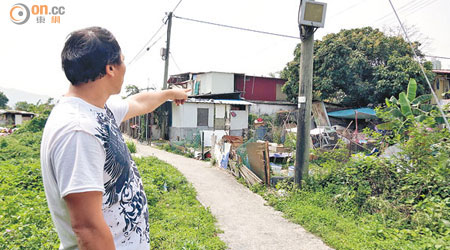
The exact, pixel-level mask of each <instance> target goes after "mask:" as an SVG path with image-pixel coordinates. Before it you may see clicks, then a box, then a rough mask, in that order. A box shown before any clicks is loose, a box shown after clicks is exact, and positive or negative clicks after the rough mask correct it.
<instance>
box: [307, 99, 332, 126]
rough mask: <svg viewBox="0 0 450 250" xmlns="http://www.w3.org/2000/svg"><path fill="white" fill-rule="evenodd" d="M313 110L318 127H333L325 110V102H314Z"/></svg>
mask: <svg viewBox="0 0 450 250" xmlns="http://www.w3.org/2000/svg"><path fill="white" fill-rule="evenodd" d="M311 110H312V113H313V117H314V122H315V123H316V126H328V127H329V126H331V124H330V120H329V119H328V115H327V110H326V109H325V105H324V104H323V102H313V103H312V106H311Z"/></svg>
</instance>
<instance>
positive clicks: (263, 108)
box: [250, 103, 296, 115]
mask: <svg viewBox="0 0 450 250" xmlns="http://www.w3.org/2000/svg"><path fill="white" fill-rule="evenodd" d="M295 108H296V107H295V105H282V104H263V103H254V104H253V105H251V106H250V113H251V114H256V115H264V114H266V115H273V114H275V113H276V112H278V111H282V110H287V111H291V110H295Z"/></svg>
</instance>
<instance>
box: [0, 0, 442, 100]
mask: <svg viewBox="0 0 450 250" xmlns="http://www.w3.org/2000/svg"><path fill="white" fill-rule="evenodd" d="M299 2H300V1H299V0H296V1H291V0H283V1H275V0H227V1H217V0H182V1H181V3H180V4H179V5H178V7H177V8H176V10H175V12H174V15H176V16H180V17H186V18H193V19H198V20H203V21H209V22H214V23H220V24H226V25H231V26H238V27H244V28H249V29H255V30H263V31H268V32H272V33H279V34H285V35H289V36H297V37H298V36H299V32H298V26H297V15H298V5H299ZM321 2H325V3H327V13H326V20H325V27H324V28H320V29H318V30H317V32H316V33H315V35H314V36H315V39H321V38H322V37H323V36H324V35H326V34H330V33H337V32H339V31H340V30H342V29H351V28H358V27H365V26H372V27H375V28H379V29H380V30H386V29H388V28H393V29H398V26H399V24H398V22H397V20H396V19H395V18H394V14H393V10H392V8H391V6H390V4H389V0H322V1H321ZM18 3H22V4H24V5H26V6H27V7H28V8H29V9H30V10H32V6H33V5H47V6H49V8H52V7H58V9H59V7H64V10H65V13H64V14H63V15H60V20H59V21H60V23H51V21H52V20H51V16H43V17H44V18H45V23H38V18H40V16H39V15H33V14H31V15H30V19H29V20H28V21H27V22H26V23H24V24H21V25H18V24H16V23H14V22H13V21H12V20H11V17H10V13H11V9H12V8H13V7H14V6H17V5H16V4H18ZM178 3H179V0H159V1H155V0H153V1H148V0H146V1H144V0H135V1H114V0H108V1H104V0H95V1H84V0H78V1H74V0H70V1H69V0H2V1H0V30H1V31H2V33H3V34H2V36H0V45H1V46H0V59H1V60H0V72H1V77H0V87H4V88H14V89H19V90H24V91H28V92H31V93H36V94H41V95H48V96H51V97H59V96H61V95H63V94H64V93H65V92H66V91H67V89H68V87H69V84H70V83H69V81H68V80H67V79H66V77H65V75H64V72H63V71H62V69H61V59H60V54H61V50H62V48H63V46H64V42H65V39H66V37H67V35H68V34H69V33H70V32H72V31H74V30H77V29H81V28H85V27H89V26H101V27H104V28H106V29H108V30H110V31H111V32H112V33H113V34H114V35H115V37H116V39H117V40H118V42H119V44H120V46H121V48H122V52H123V54H124V55H125V63H126V64H127V73H126V75H125V80H124V85H123V86H124V87H125V86H126V85H129V84H134V85H137V86H138V87H140V88H146V87H154V88H161V86H162V82H163V75H164V61H163V60H162V59H161V56H160V50H161V48H162V47H164V46H165V41H166V35H165V34H166V30H167V29H166V26H164V27H163V28H162V29H161V30H160V31H159V32H158V33H156V35H155V32H156V31H157V30H158V29H159V28H160V27H161V25H162V24H163V19H164V17H165V13H167V12H170V11H172V10H173V9H174V7H175V6H176V5H177V4H178ZM392 3H393V5H394V6H395V7H396V9H397V11H398V14H399V16H400V18H401V20H402V22H404V24H406V25H407V26H408V27H415V28H414V29H415V30H416V31H417V32H418V34H419V35H420V36H416V37H418V38H419V39H420V40H423V41H426V46H425V47H424V48H423V51H424V52H425V54H427V55H433V56H442V57H450V46H449V41H450V32H448V30H449V27H450V15H449V14H448V11H449V10H450V1H449V0H392ZM18 10H20V9H17V8H16V9H14V10H13V12H12V13H13V17H15V18H17V19H16V20H19V19H20V18H23V16H17V15H18V12H17V11H18ZM41 21H42V18H41ZM171 34H172V36H171V45H170V50H171V57H170V58H169V59H170V60H169V74H178V73H183V72H204V71H220V72H235V73H245V74H247V75H257V76H268V75H269V74H271V73H276V72H279V71H281V70H282V69H283V68H284V67H285V65H286V63H288V62H289V61H291V60H292V59H293V51H294V48H295V46H296V45H297V43H299V42H300V40H297V39H293V38H285V37H277V36H269V35H263V34H258V33H252V32H245V31H240V30H233V29H228V28H222V27H216V26H211V25H206V24H201V23H195V22H191V21H187V20H182V19H179V18H174V19H173V23H172V33H171ZM153 35H155V38H154V39H153V40H151V42H150V44H148V46H149V45H153V46H151V47H150V49H149V50H148V51H147V50H144V51H145V53H141V54H138V52H139V51H141V49H142V48H145V47H144V46H145V45H146V43H147V42H148V41H149V40H150V38H151V37H152V36H153ZM155 42H156V43H155ZM148 46H147V47H148ZM137 54H138V55H139V56H138V57H137V58H136V59H137V60H133V61H132V59H133V58H135V56H136V55H137ZM429 59H431V58H429ZM131 61H132V63H131V64H130V62H131ZM440 61H441V63H442V68H446V69H450V60H449V59H440ZM123 89H124V88H123ZM122 94H124V90H122Z"/></svg>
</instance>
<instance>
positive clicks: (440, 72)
mask: <svg viewBox="0 0 450 250" xmlns="http://www.w3.org/2000/svg"><path fill="white" fill-rule="evenodd" d="M433 73H437V74H450V69H434V70H433Z"/></svg>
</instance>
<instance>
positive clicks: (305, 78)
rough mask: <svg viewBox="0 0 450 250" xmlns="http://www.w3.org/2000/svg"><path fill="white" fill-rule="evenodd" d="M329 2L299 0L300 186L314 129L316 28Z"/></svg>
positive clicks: (297, 169) (296, 178)
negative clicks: (312, 113)
mask: <svg viewBox="0 0 450 250" xmlns="http://www.w3.org/2000/svg"><path fill="white" fill-rule="evenodd" d="M326 10H327V4H326V3H321V2H315V1H312V0H303V1H301V2H300V9H299V12H300V13H299V17H298V24H299V28H300V38H301V40H302V44H301V54H300V69H299V80H300V81H299V88H298V116H297V148H296V152H295V153H296V161H295V176H294V182H295V184H296V185H297V186H298V187H301V183H302V179H303V173H305V174H307V173H308V165H309V141H310V130H311V105H312V78H313V50H314V32H315V31H316V29H318V28H319V27H323V26H324V23H325V13H326Z"/></svg>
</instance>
